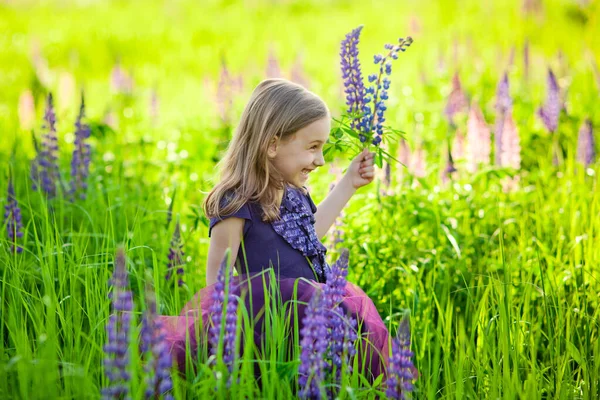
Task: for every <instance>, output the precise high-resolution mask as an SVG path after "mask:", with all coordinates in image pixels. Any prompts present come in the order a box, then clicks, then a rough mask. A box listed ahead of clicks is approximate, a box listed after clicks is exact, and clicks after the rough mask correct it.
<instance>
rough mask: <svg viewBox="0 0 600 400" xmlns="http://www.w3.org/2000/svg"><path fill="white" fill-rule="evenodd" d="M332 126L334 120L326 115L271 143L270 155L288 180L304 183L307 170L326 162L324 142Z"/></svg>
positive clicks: (292, 182)
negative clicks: (288, 136)
mask: <svg viewBox="0 0 600 400" xmlns="http://www.w3.org/2000/svg"><path fill="white" fill-rule="evenodd" d="M330 130H331V122H330V118H329V116H327V117H325V118H322V119H319V120H317V121H314V122H313V123H311V124H309V125H307V126H305V127H304V128H302V129H300V130H299V131H297V132H296V133H295V134H293V135H291V137H290V138H289V139H287V140H284V141H281V140H279V139H278V140H276V141H274V142H273V143H272V144H271V146H269V152H268V153H269V157H270V158H271V160H272V161H273V164H274V165H275V167H276V168H277V170H278V171H279V173H281V174H282V175H283V178H284V179H285V181H286V182H287V183H290V184H293V185H294V186H296V187H302V186H304V185H305V184H306V181H307V179H308V174H309V173H310V172H311V171H313V170H314V169H315V168H317V167H320V166H321V165H323V164H325V160H324V159H323V146H324V145H325V142H327V139H328V138H329V131H330Z"/></svg>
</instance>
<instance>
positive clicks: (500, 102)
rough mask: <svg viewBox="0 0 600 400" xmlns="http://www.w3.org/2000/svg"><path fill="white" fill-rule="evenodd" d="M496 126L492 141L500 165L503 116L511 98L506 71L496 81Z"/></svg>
mask: <svg viewBox="0 0 600 400" xmlns="http://www.w3.org/2000/svg"><path fill="white" fill-rule="evenodd" d="M495 107H496V126H495V132H494V141H495V145H496V153H495V161H496V164H498V165H500V154H502V132H503V130H504V128H503V124H504V118H505V116H506V113H507V112H509V111H511V110H512V98H511V97H510V87H509V83H508V73H506V72H505V73H504V76H503V77H502V79H501V80H500V82H498V87H497V88H496V106H495Z"/></svg>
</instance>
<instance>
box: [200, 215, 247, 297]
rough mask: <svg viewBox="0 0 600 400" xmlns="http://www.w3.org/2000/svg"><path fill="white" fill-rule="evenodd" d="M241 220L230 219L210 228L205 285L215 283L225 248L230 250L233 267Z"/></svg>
mask: <svg viewBox="0 0 600 400" xmlns="http://www.w3.org/2000/svg"><path fill="white" fill-rule="evenodd" d="M244 223H245V220H244V219H243V218H237V217H230V218H227V219H224V220H223V221H220V222H218V223H217V224H216V225H215V226H213V228H212V233H211V236H210V245H209V248H208V260H207V262H206V285H207V286H208V285H212V284H213V283H215V282H216V281H217V273H218V272H219V267H220V266H221V261H223V256H224V255H225V251H226V250H227V248H230V249H231V260H230V261H231V265H235V260H236V258H237V253H238V249H239V247H240V242H241V239H242V235H243V232H244Z"/></svg>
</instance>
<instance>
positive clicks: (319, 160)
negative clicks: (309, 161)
mask: <svg viewBox="0 0 600 400" xmlns="http://www.w3.org/2000/svg"><path fill="white" fill-rule="evenodd" d="M314 164H315V165H316V166H317V167H320V166H322V165H325V158H324V157H323V153H322V152H319V155H317V156H316V157H315V161H314Z"/></svg>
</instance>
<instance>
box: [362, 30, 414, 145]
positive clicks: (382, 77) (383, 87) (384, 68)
mask: <svg viewBox="0 0 600 400" xmlns="http://www.w3.org/2000/svg"><path fill="white" fill-rule="evenodd" d="M412 42H413V40H412V38H411V37H410V36H409V37H407V38H406V39H404V38H399V39H398V44H397V45H395V46H394V45H393V44H391V43H388V44H386V45H385V46H384V47H385V49H386V50H387V53H386V54H385V55H381V54H376V55H375V56H374V57H373V62H374V63H375V64H376V65H379V74H377V75H375V74H372V75H369V77H368V80H369V82H370V83H371V86H369V87H368V88H367V89H366V90H365V93H366V97H365V99H364V103H365V106H364V107H363V108H364V110H363V111H364V114H365V115H364V116H363V118H362V120H361V124H360V125H361V129H362V131H363V132H374V133H375V134H376V135H375V137H374V138H373V141H372V142H373V145H375V146H379V144H380V143H381V140H382V136H383V123H384V122H385V117H384V113H385V110H387V107H386V106H385V101H386V100H387V99H388V90H389V88H390V85H391V81H390V79H389V78H388V77H389V76H390V75H391V74H392V60H397V59H398V53H399V52H400V51H403V52H404V51H406V48H407V47H409V46H410V45H411V44H412ZM369 95H370V96H373V98H372V99H371V98H370V97H369ZM369 103H372V104H373V109H372V110H371V107H370V106H369V105H368V104H369Z"/></svg>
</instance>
